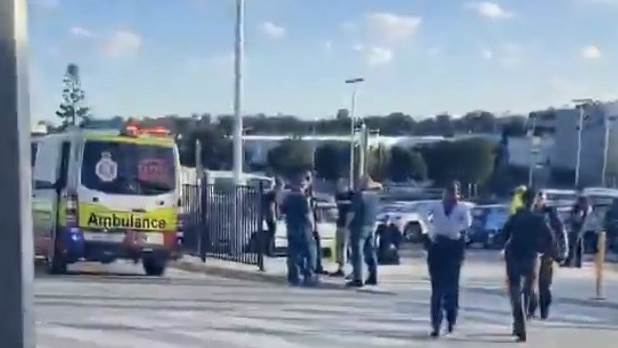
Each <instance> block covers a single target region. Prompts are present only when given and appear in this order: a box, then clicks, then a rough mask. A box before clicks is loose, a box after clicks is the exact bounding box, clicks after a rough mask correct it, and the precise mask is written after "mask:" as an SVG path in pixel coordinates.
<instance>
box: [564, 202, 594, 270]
mask: <svg viewBox="0 0 618 348" xmlns="http://www.w3.org/2000/svg"><path fill="white" fill-rule="evenodd" d="M591 211H592V209H591V208H590V205H589V204H588V199H586V197H585V196H580V197H578V198H577V202H576V203H575V204H574V205H573V208H572V209H571V214H570V216H569V222H570V224H571V229H570V230H569V234H568V237H569V254H568V257H567V259H566V261H565V262H564V264H565V266H567V267H577V268H581V267H582V259H583V256H584V234H585V232H586V231H585V230H584V227H585V225H586V219H587V218H588V216H589V215H590V213H591Z"/></svg>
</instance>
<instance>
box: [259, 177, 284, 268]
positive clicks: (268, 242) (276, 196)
mask: <svg viewBox="0 0 618 348" xmlns="http://www.w3.org/2000/svg"><path fill="white" fill-rule="evenodd" d="M282 190H283V182H282V181H281V180H280V179H278V178H277V179H275V182H274V183H273V185H272V187H271V188H270V190H268V191H267V192H266V193H265V194H264V197H263V202H262V205H263V208H262V209H263V210H262V211H263V212H264V221H265V222H266V234H265V238H264V246H263V247H264V254H266V256H269V257H273V256H274V255H275V237H276V233H277V219H278V217H279V215H280V203H281V198H280V196H281V192H282Z"/></svg>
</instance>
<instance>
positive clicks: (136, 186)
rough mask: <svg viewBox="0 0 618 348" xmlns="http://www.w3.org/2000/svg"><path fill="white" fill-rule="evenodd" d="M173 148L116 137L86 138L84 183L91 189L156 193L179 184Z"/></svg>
mask: <svg viewBox="0 0 618 348" xmlns="http://www.w3.org/2000/svg"><path fill="white" fill-rule="evenodd" d="M175 168H176V166H175V157H174V149H173V147H170V146H160V145H144V144H134V143H126V142H117V141H86V143H85V145H84V151H83V161H82V169H81V183H82V185H84V186H85V187H86V188H89V189H91V190H97V191H102V192H106V193H114V194H126V195H157V194H162V193H167V192H170V191H173V190H174V189H175V188H176V171H175Z"/></svg>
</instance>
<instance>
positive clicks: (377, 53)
mask: <svg viewBox="0 0 618 348" xmlns="http://www.w3.org/2000/svg"><path fill="white" fill-rule="evenodd" d="M365 54H366V58H367V64H368V65H370V66H378V65H386V64H388V63H390V62H391V61H392V60H393V58H394V56H395V55H394V54H393V51H392V50H390V49H388V48H384V47H371V48H369V49H368V50H367V52H366V53H365Z"/></svg>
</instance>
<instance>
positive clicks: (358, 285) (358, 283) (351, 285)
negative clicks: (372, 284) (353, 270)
mask: <svg viewBox="0 0 618 348" xmlns="http://www.w3.org/2000/svg"><path fill="white" fill-rule="evenodd" d="M363 285H364V284H363V282H362V281H361V280H350V281H349V282H347V283H345V286H346V287H347V288H362V287H363Z"/></svg>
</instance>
